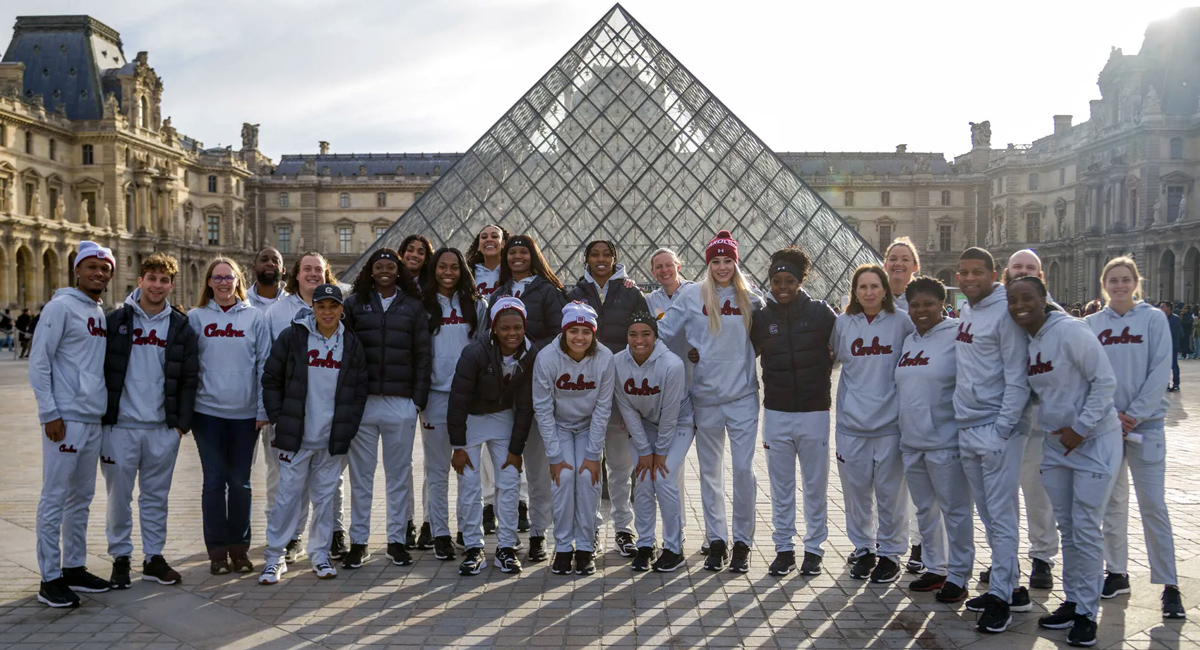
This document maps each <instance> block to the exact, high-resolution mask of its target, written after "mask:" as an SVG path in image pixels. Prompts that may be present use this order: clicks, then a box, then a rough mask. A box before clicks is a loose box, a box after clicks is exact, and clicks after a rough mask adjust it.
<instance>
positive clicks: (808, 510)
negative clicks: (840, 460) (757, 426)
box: [762, 409, 829, 556]
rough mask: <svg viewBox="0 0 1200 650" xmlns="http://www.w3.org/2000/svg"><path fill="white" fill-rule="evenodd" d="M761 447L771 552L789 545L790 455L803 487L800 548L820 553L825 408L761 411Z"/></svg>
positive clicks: (792, 517)
mask: <svg viewBox="0 0 1200 650" xmlns="http://www.w3.org/2000/svg"><path fill="white" fill-rule="evenodd" d="M762 436H763V449H764V450H766V452H767V475H768V478H769V479H770V482H771V523H772V525H773V526H774V528H775V532H774V533H773V534H772V535H771V540H772V541H774V542H775V552H776V553H782V552H784V551H792V550H795V548H796V545H795V543H794V541H793V538H794V537H795V536H796V461H797V459H799V461H800V478H801V480H802V481H803V485H804V489H803V493H804V551H805V552H806V553H815V554H817V555H820V556H824V555H825V548H824V546H823V545H824V544H825V540H826V539H827V538H828V537H829V524H828V519H827V515H826V494H827V492H828V490H829V411H811V412H808V413H785V412H783V411H772V410H770V409H766V410H764V411H763V432H762Z"/></svg>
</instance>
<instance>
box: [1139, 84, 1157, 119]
mask: <svg viewBox="0 0 1200 650" xmlns="http://www.w3.org/2000/svg"><path fill="white" fill-rule="evenodd" d="M1142 112H1143V113H1145V114H1146V115H1155V114H1157V113H1161V112H1162V100H1161V99H1160V98H1159V96H1158V91H1157V90H1155V89H1154V85H1153V84H1151V85H1150V90H1148V91H1146V97H1145V99H1143V100H1142Z"/></svg>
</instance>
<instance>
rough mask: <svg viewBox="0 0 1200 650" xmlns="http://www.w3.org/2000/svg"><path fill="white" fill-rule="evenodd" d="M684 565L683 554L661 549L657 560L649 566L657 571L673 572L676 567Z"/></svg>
mask: <svg viewBox="0 0 1200 650" xmlns="http://www.w3.org/2000/svg"><path fill="white" fill-rule="evenodd" d="M683 565H684V560H683V556H682V555H680V554H678V553H676V552H675V551H671V550H668V549H665V548H664V549H663V552H662V553H660V554H659V555H658V560H657V561H656V562H655V563H654V566H652V567H650V568H652V569H654V570H655V571H657V572H659V573H674V572H675V570H676V569H678V568H679V567H682V566H683Z"/></svg>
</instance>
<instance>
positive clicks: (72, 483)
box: [37, 421, 103, 582]
mask: <svg viewBox="0 0 1200 650" xmlns="http://www.w3.org/2000/svg"><path fill="white" fill-rule="evenodd" d="M63 424H64V428H65V429H66V436H65V437H63V439H62V440H60V441H59V442H52V441H51V440H50V439H49V438H47V437H46V434H45V432H44V431H43V432H40V435H41V436H42V495H41V498H39V499H38V509H37V536H38V539H37V557H38V567H39V568H40V569H41V572H42V581H43V582H49V581H51V580H56V579H58V578H60V577H62V570H63V567H81V566H84V564H85V563H86V562H87V524H88V508H90V507H91V505H92V497H93V496H94V495H95V494H96V459H97V458H98V457H99V456H100V440H101V436H102V435H103V434H102V432H101V426H100V423H99V422H97V423H94V424H93V423H90V422H71V421H64V422H63ZM60 540H61V542H62V547H61V549H60V548H59V542H60Z"/></svg>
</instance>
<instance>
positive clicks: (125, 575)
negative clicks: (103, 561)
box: [108, 555, 133, 589]
mask: <svg viewBox="0 0 1200 650" xmlns="http://www.w3.org/2000/svg"><path fill="white" fill-rule="evenodd" d="M108 584H110V585H112V588H113V589H128V588H130V587H132V586H133V583H132V582H130V580H129V556H128V555H122V556H119V557H115V558H113V569H112V575H110V576H109V577H108Z"/></svg>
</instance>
